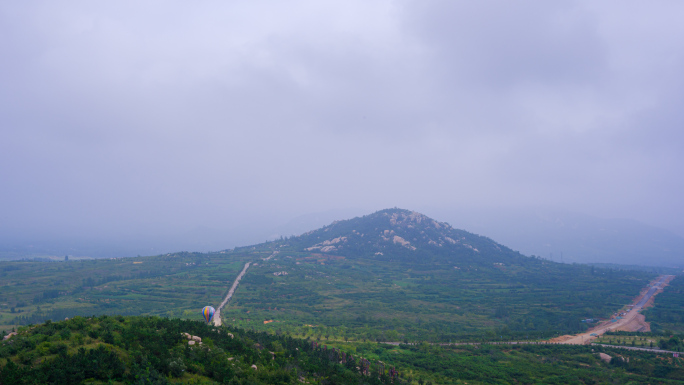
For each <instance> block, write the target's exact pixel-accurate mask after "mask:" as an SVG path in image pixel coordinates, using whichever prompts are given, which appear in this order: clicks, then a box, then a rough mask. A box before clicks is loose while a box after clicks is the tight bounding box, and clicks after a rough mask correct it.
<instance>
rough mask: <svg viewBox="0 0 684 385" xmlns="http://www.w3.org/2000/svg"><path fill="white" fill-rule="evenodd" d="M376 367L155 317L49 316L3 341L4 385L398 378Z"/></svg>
mask: <svg viewBox="0 0 684 385" xmlns="http://www.w3.org/2000/svg"><path fill="white" fill-rule="evenodd" d="M357 367H358V368H357ZM374 369H376V367H374V366H371V365H368V364H366V361H364V360H363V358H362V357H361V356H359V355H357V354H353V355H352V354H346V353H344V352H341V351H339V350H337V349H328V348H327V347H326V346H324V345H320V346H318V344H317V343H312V342H310V341H305V340H299V339H293V338H290V337H287V336H277V335H273V334H268V333H258V332H254V331H249V330H244V329H239V328H232V327H226V326H223V327H221V328H215V327H212V326H208V325H207V324H205V323H203V322H196V321H188V320H180V319H167V318H157V317H123V316H115V317H110V316H100V317H88V318H83V317H75V318H74V319H71V320H68V321H61V322H49V321H48V322H46V323H44V324H41V325H37V326H32V327H22V328H21V329H20V330H19V331H18V334H15V335H11V336H9V337H8V338H7V339H5V340H4V341H2V343H0V384H3V385H14V384H78V383H100V384H104V383H127V384H134V383H135V384H168V383H193V384H217V383H223V384H235V385H238V384H299V383H331V384H389V383H397V378H396V375H394V377H391V375H392V374H394V372H391V373H390V374H388V373H389V371H388V370H385V372H384V373H383V374H382V375H381V374H380V373H377V372H375V374H376V375H375V376H368V374H371V373H373V370H374ZM385 369H389V368H385ZM364 374H365V375H364Z"/></svg>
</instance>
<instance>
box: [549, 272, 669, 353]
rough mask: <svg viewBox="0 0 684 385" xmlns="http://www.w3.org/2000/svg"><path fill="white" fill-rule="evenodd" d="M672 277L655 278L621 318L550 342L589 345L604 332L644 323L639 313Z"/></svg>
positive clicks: (616, 317) (615, 318)
mask: <svg viewBox="0 0 684 385" xmlns="http://www.w3.org/2000/svg"><path fill="white" fill-rule="evenodd" d="M674 277H675V276H674V275H661V276H660V277H658V278H656V280H655V281H654V282H652V283H651V284H650V285H649V286H650V288H649V289H648V290H646V292H645V293H643V294H641V295H640V296H639V297H638V298H637V299H636V300H635V301H634V303H633V304H632V305H631V307H632V308H631V309H630V310H629V311H627V312H626V313H625V314H624V315H623V316H621V317H618V316H615V317H614V318H612V319H609V320H607V321H604V322H602V323H601V324H600V325H598V326H596V327H594V328H592V329H590V330H588V331H587V332H586V333H581V334H577V335H574V336H564V337H566V338H563V337H561V338H560V339H553V340H551V341H553V342H560V343H564V344H571V345H581V344H589V343H591V342H593V341H594V340H595V339H596V338H598V337H599V336H601V335H602V334H604V333H606V332H609V331H617V330H621V329H622V330H625V329H629V328H630V326H631V325H634V324H635V323H640V324H642V323H644V322H643V320H639V318H643V315H641V314H640V313H639V312H640V311H641V310H642V309H643V308H644V307H645V306H646V305H647V304H648V303H649V302H650V300H651V299H652V298H653V297H654V296H655V295H656V294H658V293H659V292H660V291H661V290H662V289H663V287H665V285H667V284H668V283H669V282H670V281H671V280H672V279H673V278H674ZM632 328H633V327H632ZM632 331H638V330H632ZM567 337H569V338H567ZM554 340H555V341H554Z"/></svg>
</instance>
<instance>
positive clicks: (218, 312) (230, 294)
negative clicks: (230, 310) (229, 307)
mask: <svg viewBox="0 0 684 385" xmlns="http://www.w3.org/2000/svg"><path fill="white" fill-rule="evenodd" d="M251 264H252V262H247V263H246V264H245V267H243V268H242V271H241V272H240V274H238V276H237V278H235V282H233V286H231V287H230V290H228V295H226V298H224V299H223V302H221V304H220V305H219V307H218V309H216V313H214V317H213V318H212V319H211V320H212V322H213V323H214V326H221V309H223V307H224V306H226V304H227V303H228V301H230V299H231V298H232V297H233V293H235V289H237V287H238V284H239V283H240V280H241V279H242V277H244V276H245V273H247V269H248V268H249V265H251Z"/></svg>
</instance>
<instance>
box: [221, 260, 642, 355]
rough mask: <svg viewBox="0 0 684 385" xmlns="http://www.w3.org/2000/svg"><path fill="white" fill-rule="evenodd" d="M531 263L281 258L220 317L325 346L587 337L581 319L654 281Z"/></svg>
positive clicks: (253, 278)
mask: <svg viewBox="0 0 684 385" xmlns="http://www.w3.org/2000/svg"><path fill="white" fill-rule="evenodd" d="M528 259H530V258H528ZM525 262H526V263H528V264H527V265H515V264H510V265H505V266H501V265H491V266H487V267H482V266H476V265H472V267H471V266H469V265H462V266H460V268H458V269H456V268H454V265H453V264H439V263H431V264H429V265H426V264H419V263H407V262H388V261H377V260H370V261H369V260H363V259H351V258H345V257H340V256H329V255H324V254H316V253H302V252H296V251H282V252H281V253H280V254H278V255H277V256H276V257H274V258H273V259H271V260H269V261H268V262H260V263H258V265H257V266H253V267H252V268H250V271H249V272H248V274H247V276H246V278H245V279H244V280H243V282H242V284H241V287H240V289H239V290H238V291H237V293H236V295H235V297H234V300H233V302H232V303H231V305H230V306H229V307H228V308H227V309H225V310H224V311H223V317H224V319H225V320H226V322H233V323H234V324H236V325H238V326H241V327H249V328H255V329H257V330H281V331H288V332H290V333H293V334H294V335H297V336H300V337H313V338H317V339H319V338H320V339H323V340H325V339H328V338H330V339H332V338H336V339H345V338H347V339H352V340H371V341H377V340H380V341H404V340H411V341H414V340H421V341H422V340H429V341H449V340H464V339H465V340H473V339H493V338H499V337H502V338H528V337H529V338H539V337H540V336H546V337H550V336H553V335H555V334H557V333H566V332H573V331H581V330H585V329H586V328H587V324H584V323H582V322H581V320H582V319H586V318H605V317H608V316H609V315H610V314H611V313H612V312H614V311H616V310H617V309H620V308H621V307H622V306H623V305H624V304H626V303H629V302H630V301H632V299H633V298H634V297H635V296H636V295H637V294H638V293H639V290H640V289H641V288H643V286H644V285H646V283H647V282H648V280H649V279H650V278H652V274H650V273H642V272H621V271H611V270H602V269H592V268H591V267H587V266H579V265H577V266H572V265H560V264H556V263H550V262H544V261H537V260H532V261H525ZM280 272H286V273H287V274H286V275H285V274H282V275H274V273H276V274H277V273H280ZM233 320H234V321H233ZM271 320H272V321H273V322H268V323H264V321H271Z"/></svg>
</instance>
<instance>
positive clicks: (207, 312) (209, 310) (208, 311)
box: [202, 306, 216, 323]
mask: <svg viewBox="0 0 684 385" xmlns="http://www.w3.org/2000/svg"><path fill="white" fill-rule="evenodd" d="M215 312H216V310H214V308H213V307H211V306H205V307H204V308H203V309H202V316H203V317H204V320H205V321H207V323H209V321H211V317H213V316H214V313H215Z"/></svg>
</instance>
